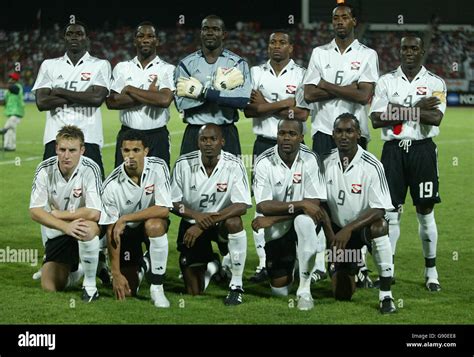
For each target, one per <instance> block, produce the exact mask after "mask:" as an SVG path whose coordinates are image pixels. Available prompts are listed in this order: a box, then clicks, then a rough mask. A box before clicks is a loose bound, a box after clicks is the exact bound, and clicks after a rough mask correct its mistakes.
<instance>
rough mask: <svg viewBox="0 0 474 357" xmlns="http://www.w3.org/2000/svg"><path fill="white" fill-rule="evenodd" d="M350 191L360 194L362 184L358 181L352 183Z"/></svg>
mask: <svg viewBox="0 0 474 357" xmlns="http://www.w3.org/2000/svg"><path fill="white" fill-rule="evenodd" d="M351 192H352V193H355V194H356V195H360V194H361V193H362V185H361V184H360V183H353V184H352V190H351Z"/></svg>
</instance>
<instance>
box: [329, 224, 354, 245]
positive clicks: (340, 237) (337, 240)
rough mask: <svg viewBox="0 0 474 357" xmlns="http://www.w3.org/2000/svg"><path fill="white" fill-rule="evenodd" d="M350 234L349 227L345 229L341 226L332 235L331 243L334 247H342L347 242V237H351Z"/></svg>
mask: <svg viewBox="0 0 474 357" xmlns="http://www.w3.org/2000/svg"><path fill="white" fill-rule="evenodd" d="M351 234H352V231H351V230H350V229H347V228H346V227H344V228H342V229H341V230H340V231H339V232H337V233H336V235H335V236H334V240H333V242H332V245H333V246H334V247H336V249H344V248H345V247H346V245H347V242H349V239H351Z"/></svg>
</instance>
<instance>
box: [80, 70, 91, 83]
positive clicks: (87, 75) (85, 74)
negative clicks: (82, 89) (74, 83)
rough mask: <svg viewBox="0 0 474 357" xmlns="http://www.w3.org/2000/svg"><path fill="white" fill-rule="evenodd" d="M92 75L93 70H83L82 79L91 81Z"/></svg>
mask: <svg viewBox="0 0 474 357" xmlns="http://www.w3.org/2000/svg"><path fill="white" fill-rule="evenodd" d="M91 77H92V73H91V72H81V81H87V82H88V81H90V80H91Z"/></svg>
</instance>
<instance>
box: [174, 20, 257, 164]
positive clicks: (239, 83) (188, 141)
mask: <svg viewBox="0 0 474 357" xmlns="http://www.w3.org/2000/svg"><path fill="white" fill-rule="evenodd" d="M226 35H227V33H226V31H225V25H224V21H223V20H222V19H221V18H220V17H218V16H215V15H209V16H207V17H206V18H204V20H203V21H202V23H201V49H200V50H198V51H196V52H194V53H192V54H190V55H188V56H187V57H185V58H183V59H182V60H181V61H180V62H179V64H178V66H177V67H176V71H175V81H176V89H177V90H176V106H177V108H178V110H179V111H181V112H183V114H184V121H185V122H186V123H187V124H188V125H187V127H186V130H185V132H184V136H183V142H182V143H181V150H180V155H183V154H186V153H189V152H191V151H195V150H198V149H199V148H198V141H197V138H198V132H199V129H200V128H201V126H203V125H205V124H209V123H213V124H217V125H219V126H220V127H221V129H222V133H223V136H224V140H225V144H224V147H223V150H224V151H228V152H230V153H232V154H234V155H238V156H240V155H241V148H240V141H239V132H238V130H237V127H236V126H235V125H234V122H236V121H237V120H238V119H239V112H238V110H237V109H243V108H244V107H246V106H247V103H248V102H249V101H250V93H251V91H252V81H251V78H250V70H249V66H248V64H247V62H246V61H245V60H244V59H243V58H241V57H240V56H238V55H236V54H235V53H233V52H231V51H229V50H226V49H224V47H223V40H224V39H225V37H226Z"/></svg>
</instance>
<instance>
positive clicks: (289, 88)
mask: <svg viewBox="0 0 474 357" xmlns="http://www.w3.org/2000/svg"><path fill="white" fill-rule="evenodd" d="M286 93H287V94H295V93H296V86H294V85H292V84H288V85H287V86H286Z"/></svg>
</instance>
